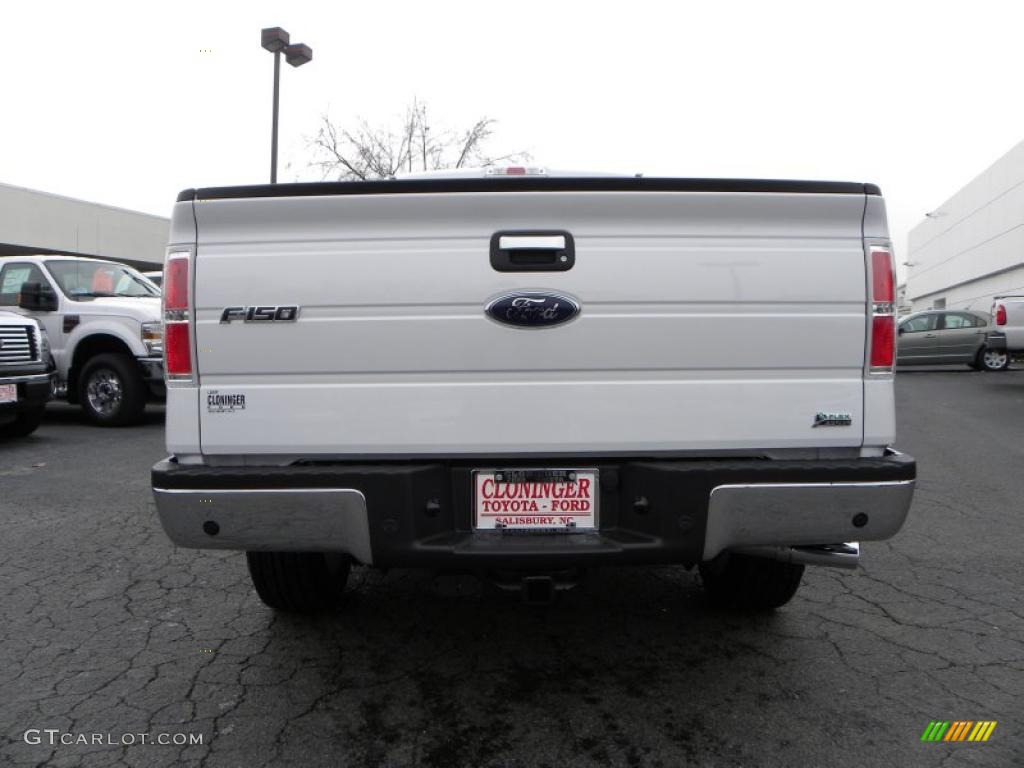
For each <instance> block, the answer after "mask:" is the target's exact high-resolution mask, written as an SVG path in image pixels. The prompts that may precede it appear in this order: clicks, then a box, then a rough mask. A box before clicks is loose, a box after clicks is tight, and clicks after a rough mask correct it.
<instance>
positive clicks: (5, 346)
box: [0, 325, 39, 364]
mask: <svg viewBox="0 0 1024 768" xmlns="http://www.w3.org/2000/svg"><path fill="white" fill-rule="evenodd" d="M38 354H39V353H38V350H37V349H36V335H35V334H34V333H32V329H31V328H30V327H29V326H27V325H0V364H2V363H31V362H32V361H33V360H36V359H37V357H38Z"/></svg>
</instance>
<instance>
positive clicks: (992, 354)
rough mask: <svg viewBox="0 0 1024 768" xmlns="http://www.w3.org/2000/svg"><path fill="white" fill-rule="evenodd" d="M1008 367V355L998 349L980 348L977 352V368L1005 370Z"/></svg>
mask: <svg viewBox="0 0 1024 768" xmlns="http://www.w3.org/2000/svg"><path fill="white" fill-rule="evenodd" d="M1009 367H1010V356H1009V355H1008V354H1007V353H1006V352H1003V351H1001V350H998V349H985V348H982V349H981V350H980V351H979V352H978V368H980V369H981V370H983V371H1005V370H1006V369H1007V368H1009Z"/></svg>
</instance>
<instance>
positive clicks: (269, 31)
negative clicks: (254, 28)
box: [260, 27, 289, 53]
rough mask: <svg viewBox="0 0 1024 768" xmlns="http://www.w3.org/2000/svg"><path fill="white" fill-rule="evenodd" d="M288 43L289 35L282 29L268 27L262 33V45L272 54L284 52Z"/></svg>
mask: <svg viewBox="0 0 1024 768" xmlns="http://www.w3.org/2000/svg"><path fill="white" fill-rule="evenodd" d="M288 41H289V37H288V33H287V32H285V31H284V30H283V29H281V28H280V27H267V28H266V29H264V30H263V31H261V32H260V44H261V45H262V46H263V47H264V48H266V49H267V50H268V51H270V52H271V53H277V52H278V51H281V50H284V49H285V47H287V45H288Z"/></svg>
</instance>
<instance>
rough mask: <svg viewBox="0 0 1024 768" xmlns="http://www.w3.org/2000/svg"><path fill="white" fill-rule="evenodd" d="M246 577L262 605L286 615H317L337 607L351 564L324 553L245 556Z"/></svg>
mask: <svg viewBox="0 0 1024 768" xmlns="http://www.w3.org/2000/svg"><path fill="white" fill-rule="evenodd" d="M245 559H246V561H247V562H248V564H249V576H250V578H251V579H252V585H253V586H254V587H255V588H256V594H258V595H259V596H260V600H262V601H263V602H264V604H265V605H268V606H270V607H271V608H273V609H274V610H277V611H284V612H286V613H318V612H320V611H327V610H330V609H331V608H335V607H337V605H338V604H339V603H340V602H341V598H342V595H343V594H344V592H345V582H346V581H348V573H349V570H350V568H351V562H350V560H349V558H348V557H347V556H346V555H338V554H333V553H324V552H246V553H245Z"/></svg>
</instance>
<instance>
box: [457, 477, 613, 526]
mask: <svg viewBox="0 0 1024 768" xmlns="http://www.w3.org/2000/svg"><path fill="white" fill-rule="evenodd" d="M473 486H474V502H473V510H474V518H475V527H476V529H477V530H485V531H493V530H500V531H557V532H565V531H581V530H582V531H586V530H592V529H594V528H596V527H597V502H598V498H599V493H598V473H597V470H596V469H494V470H491V469H488V470H478V471H476V472H474V473H473Z"/></svg>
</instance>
